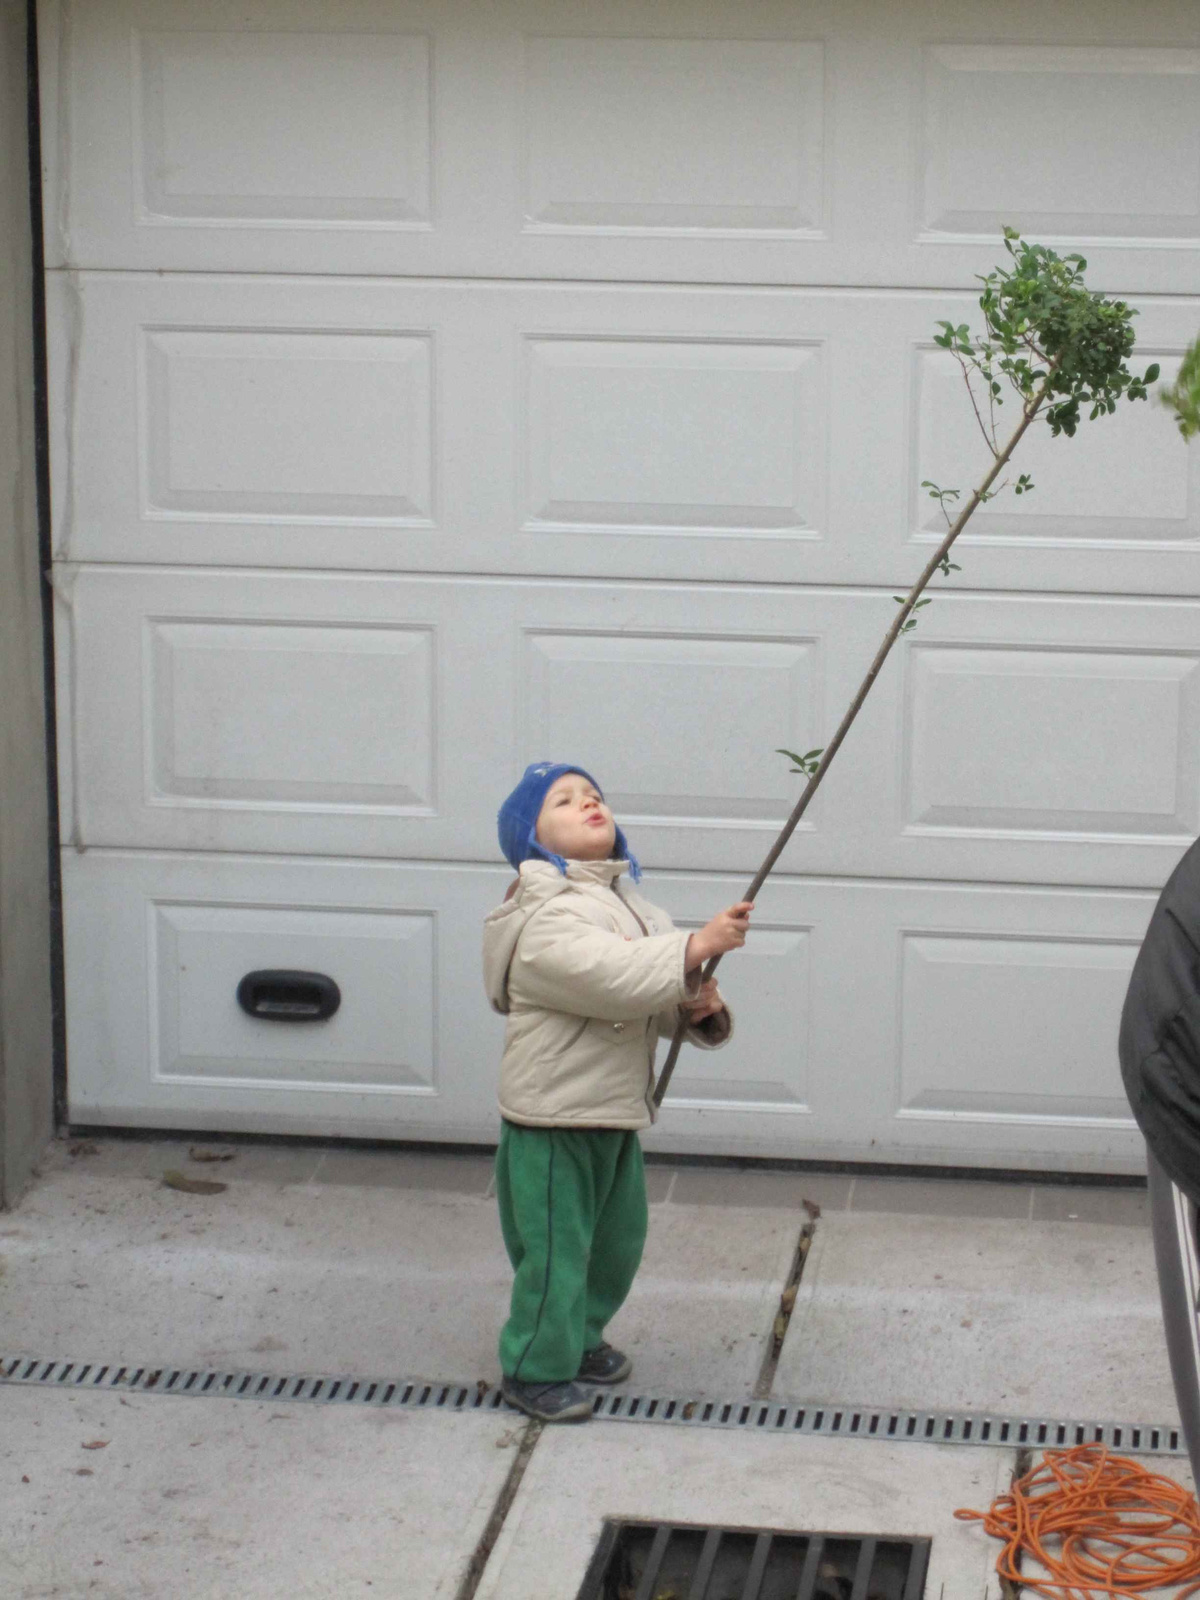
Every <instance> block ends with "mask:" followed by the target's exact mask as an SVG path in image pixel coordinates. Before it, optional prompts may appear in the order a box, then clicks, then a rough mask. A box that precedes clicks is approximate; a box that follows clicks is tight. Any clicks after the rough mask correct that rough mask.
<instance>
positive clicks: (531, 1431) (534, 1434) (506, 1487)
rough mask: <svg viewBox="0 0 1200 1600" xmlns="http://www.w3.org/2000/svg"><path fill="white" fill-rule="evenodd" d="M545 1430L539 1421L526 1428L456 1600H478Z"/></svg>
mask: <svg viewBox="0 0 1200 1600" xmlns="http://www.w3.org/2000/svg"><path fill="white" fill-rule="evenodd" d="M543 1427H544V1424H543V1423H541V1422H537V1421H531V1422H529V1423H528V1425H527V1426H526V1428H525V1431H524V1435H523V1437H522V1439H521V1443H520V1445H519V1446H518V1449H517V1454H516V1458H515V1459H514V1461H513V1464H512V1466H511V1467H510V1468H509V1469H508V1476H507V1478H505V1480H504V1483H503V1485H502V1487H501V1489H500V1493H499V1494H498V1495H497V1496H496V1504H495V1505H494V1506H493V1507H492V1514H491V1516H490V1517H489V1518H488V1521H487V1526H486V1527H485V1528H484V1530H483V1532H482V1533H481V1534H480V1536H479V1543H478V1544H477V1545H476V1546H475V1549H474V1550H473V1551H472V1553H471V1559H470V1561H468V1563H467V1570H466V1572H465V1573H464V1574H463V1581H462V1583H461V1584H459V1586H458V1593H457V1594H456V1595H455V1597H454V1600H474V1595H475V1591H476V1589H478V1588H479V1585H480V1582H481V1581H482V1579H483V1574H484V1570H485V1569H486V1567H487V1564H488V1558H489V1557H490V1555H491V1553H492V1551H493V1549H494V1548H495V1544H496V1540H497V1539H498V1538H499V1537H500V1530H501V1528H503V1526H504V1523H505V1520H506V1519H507V1517H508V1513H509V1511H510V1509H511V1507H512V1503H513V1501H514V1500H515V1499H516V1498H517V1490H518V1489H519V1488H520V1487H521V1479H522V1478H523V1477H524V1476H525V1469H526V1467H528V1465H529V1462H530V1459H531V1457H532V1455H533V1452H534V1450H535V1449H536V1448H537V1442H538V1440H539V1439H540V1438H541V1436H542V1428H543Z"/></svg>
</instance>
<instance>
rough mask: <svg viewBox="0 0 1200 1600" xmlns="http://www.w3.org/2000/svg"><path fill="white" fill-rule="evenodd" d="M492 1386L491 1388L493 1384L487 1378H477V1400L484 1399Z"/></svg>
mask: <svg viewBox="0 0 1200 1600" xmlns="http://www.w3.org/2000/svg"><path fill="white" fill-rule="evenodd" d="M490 1388H491V1384H490V1383H489V1382H488V1381H487V1379H486V1378H476V1380H475V1398H476V1400H479V1401H482V1400H483V1399H484V1397H485V1396H486V1394H487V1392H488V1390H489V1389H490Z"/></svg>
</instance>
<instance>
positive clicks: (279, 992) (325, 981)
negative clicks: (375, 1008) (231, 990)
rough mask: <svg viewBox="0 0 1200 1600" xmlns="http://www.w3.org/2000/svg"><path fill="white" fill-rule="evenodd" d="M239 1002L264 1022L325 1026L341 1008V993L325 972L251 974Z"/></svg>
mask: <svg viewBox="0 0 1200 1600" xmlns="http://www.w3.org/2000/svg"><path fill="white" fill-rule="evenodd" d="M237 1002H238V1005H240V1006H241V1008H242V1010H243V1011H244V1012H245V1013H246V1015H247V1016H248V1017H260V1018H261V1019H262V1020H263V1021H264V1022H323V1021H324V1020H325V1018H326V1017H331V1016H332V1015H333V1014H334V1012H335V1011H336V1010H337V1008H338V1007H339V1006H340V1005H341V1003H342V991H341V990H340V989H339V988H338V986H337V984H336V983H334V981H333V979H332V978H327V977H326V976H325V974H324V973H323V972H288V971H282V970H280V971H264V972H248V973H247V974H246V976H245V977H244V978H243V979H242V981H241V983H239V984H238V986H237Z"/></svg>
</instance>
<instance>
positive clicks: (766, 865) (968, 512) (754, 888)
mask: <svg viewBox="0 0 1200 1600" xmlns="http://www.w3.org/2000/svg"><path fill="white" fill-rule="evenodd" d="M1052 376H1053V369H1052V370H1051V372H1050V374H1048V375H1047V377H1046V378H1045V380H1044V381H1043V383H1042V386H1041V388H1040V389H1039V390H1038V391H1037V393H1036V395H1034V397H1033V398H1032V399H1031V400H1030V401H1029V402H1028V403H1027V405H1026V406H1025V409H1024V412H1023V414H1022V417H1021V422H1020V424H1019V426H1018V427H1017V429H1016V430H1015V432H1014V433H1013V436H1012V438H1011V439H1010V440H1009V441H1008V443H1007V444H1006V445H1005V447H1004V449H1003V450H1002V451H1001V453H1000V454H999V455H998V456H997V457H996V459H995V461H994V462H993V464H992V468H991V471H990V472H989V473H988V474H987V476H986V477H985V478H984V480H983V482H982V483H981V484H980V485H979V487H978V488H977V489H976V490H975V491H974V493H973V494H972V495H971V498H970V499H969V500H968V501H967V503H966V505H965V506H964V507H963V509H962V510H961V511H960V512H959V514H958V516H957V518H956V519H955V521H954V522H953V524H952V525H951V528H950V531H949V532H948V533H947V535H946V537H945V538H944V539H943V540H942V542H941V544H940V545H938V547H937V550H936V551H935V552H934V554H933V555H932V556H931V557H930V559H929V562H928V564H927V565H926V567H925V570H924V571H923V572H922V573H921V576H920V577H919V578H918V579H917V581H916V583H914V584H913V586H912V588H911V589H910V590H909V593H908V596H907V598H906V599H905V601H904V604H903V605H902V606H901V607H900V609H899V611H897V613H896V616H895V618H894V619H893V621H892V625H891V627H890V628H889V629H888V631H887V633H886V635H885V636H884V640H883V643H882V644H881V645H880V647H879V650H878V653H877V654H876V656H875V659H874V661H872V663H871V666H870V669H869V671H868V672H867V675H866V677H865V678H864V679H863V681H862V683H861V684H860V686H859V690H858V693H857V694H856V695H855V696H854V699H853V700H852V701H851V702H850V707H849V710H848V711H847V712H846V715H845V716H844V717H843V718H842V720H841V722H840V723H839V725H838V730H837V732H836V733H835V734H834V736H833V738H832V739H831V740H830V741H829V743H828V744H827V745H826V746H825V749H824V751H823V752H822V754H821V759H820V761H819V762H818V763H817V770H816V771H815V772H814V773H813V775H812V777H811V778H810V779H809V780H808V783H807V784H806V785H805V788H804V792H803V794H802V795H801V796H800V798H799V800H798V801H797V802H796V806H795V809H794V810H793V812H792V814H791V816H790V817H789V818H788V819H787V821H786V822H785V823H784V825H783V827H782V829H781V830H780V832H779V836H778V838H777V839H776V840H775V843H774V844H773V845H772V846H771V849H770V851H769V852H768V854H767V858H766V860H765V861H764V862H763V864H762V866H761V867H759V869H758V871H757V872H756V873H755V875H754V879H753V881H752V882H751V884H750V887H749V888H748V889H747V890H746V892H745V894H744V895H743V896H742V899H743V900H754V899H756V898H757V895H758V891H759V890H760V889H761V888H762V886H763V884H764V883H765V882H766V881H767V878H768V877H769V875H770V872H771V869H772V867H773V866H774V865H775V863H776V862H777V861H778V860H779V857H780V856H781V855H782V854H783V851H784V847H785V845H786V844H787V842H788V840H789V839H790V838H791V837H792V834H793V833H794V832H795V830H796V825H797V823H798V822H799V821H800V818H801V817H802V816H803V815H804V813H805V812H806V811H807V810H808V805H809V801H810V800H811V799H812V797H813V795H814V794H816V792H817V789H818V787H819V785H820V783H821V780H822V778H824V776H825V774H826V773H827V772H828V771H829V763H830V762H831V761H832V760H833V758H834V756H836V755H837V753H838V750H839V749H840V748H841V743H842V740H843V739H844V738H845V737H846V735H847V733H849V731H850V725H851V723H852V722H853V721H854V719H855V717H857V715H858V713H859V712H860V711H861V709H862V704H863V701H864V700H865V699H866V698H867V695H868V694H869V693H870V692H871V685H872V684H873V683H874V682H875V679H876V678H877V677H878V676H879V671H880V668H881V667H882V666H883V663H884V662H885V661H886V660H887V657H888V652H889V651H890V650H891V648H892V646H893V645H894V644H895V642H896V640H897V639H898V638H899V637H900V634H901V632H902V631H903V628H904V624H905V622H906V621H907V620H908V618H909V616H910V615H911V613H912V610H913V607H914V606H915V605H916V603H917V601H918V600H919V599H920V598H921V591H922V590H923V589H924V588H925V586H926V585H927V584H928V582H929V580H930V579H931V578H932V577H933V575H934V573H935V572H936V571H937V570H938V568H939V567H940V566H941V564H942V562H943V561H945V559H946V556H947V554H948V553H949V550H950V547H951V545H953V543H954V541H955V540H956V539H957V538H958V536H959V534H960V533H961V532H962V531H963V529H964V528H965V527H966V525H967V523H968V522H969V521H970V519H971V516H972V514H973V513H974V512H975V510H976V509H977V507H978V506H980V505H981V504H982V503H983V499H984V496H985V495H986V494H987V492H988V490H989V489H990V488H991V487H992V485H993V484H994V483H995V481H996V479H997V478H998V477H999V476H1000V474H1001V473H1002V472H1003V471H1004V469H1005V467H1006V466H1007V465H1008V461H1009V457H1010V456H1011V455H1012V453H1013V451H1014V450H1015V449H1016V447H1017V445H1018V444H1020V442H1021V439H1022V438H1023V436H1024V434H1025V430H1026V429H1027V428H1028V427H1029V424H1030V423H1031V422H1032V421H1033V419H1034V417H1036V416H1037V414H1038V412H1039V411H1040V410H1041V408H1042V404H1043V402H1044V401H1045V399H1046V396H1047V394H1048V393H1049V389H1050V378H1051V377H1052ZM720 960H721V958H720V956H713V957H712V959H711V960H710V961H709V962H708V964H707V965H706V966H705V968H704V971H703V974H702V978H704V979H708V978H711V977H712V975H713V973H714V972H715V971H716V970H717V966H718V964H719V963H720ZM687 1026H688V1025H687V1020H686V1018H684V1019H682V1020H681V1021H680V1023H679V1026H678V1027H677V1028H676V1030H675V1037H674V1038H673V1039H672V1040H671V1048H670V1050H669V1052H668V1053H667V1059H666V1061H665V1062H664V1063H663V1069H662V1072H661V1073H660V1074H659V1079H658V1086H657V1088H656V1089H655V1091H654V1104H655V1105H656V1106H660V1105H662V1103H663V1096H664V1095H665V1094H666V1092H667V1085H668V1084H669V1083H670V1081H671V1074H672V1073H673V1072H674V1071H675V1063H676V1062H677V1061H678V1059H679V1051H680V1048H681V1046H682V1044H683V1041H684V1037H685V1035H686V1033H687Z"/></svg>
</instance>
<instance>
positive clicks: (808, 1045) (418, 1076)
mask: <svg viewBox="0 0 1200 1600" xmlns="http://www.w3.org/2000/svg"><path fill="white" fill-rule="evenodd" d="M63 868H64V885H65V895H66V926H67V945H66V959H67V963H68V968H69V970H70V971H71V972H72V984H71V990H70V1000H69V1009H68V1031H69V1043H70V1049H71V1061H72V1073H71V1091H70V1092H71V1106H70V1115H71V1117H72V1120H74V1121H75V1122H77V1123H82V1124H86V1123H89V1122H95V1123H101V1124H109V1125H115V1126H121V1125H129V1126H160V1127H163V1126H168V1127H170V1126H173V1127H197V1128H212V1127H214V1126H219V1127H225V1128H229V1129H233V1130H239V1129H242V1130H248V1131H260V1132H292V1133H307V1134H310V1135H313V1136H318V1137H321V1136H324V1137H329V1136H360V1137H382V1138H396V1139H413V1138H433V1139H475V1140H479V1141H493V1140H494V1139H495V1137H496V1133H497V1131H498V1121H497V1115H496V1111H495V1102H494V1092H495V1082H496V1070H497V1067H498V1063H499V1057H500V1050H501V1045H502V1039H503V1027H502V1024H501V1023H500V1020H499V1019H498V1018H497V1017H496V1016H495V1015H494V1014H493V1013H491V1012H490V1011H489V1009H488V1007H487V1004H486V1001H485V1000H484V997H483V993H482V986H481V983H480V977H479V964H478V962H479V954H478V952H479V937H480V925H481V923H482V920H483V917H484V916H485V915H486V913H487V911H488V910H490V909H491V908H492V906H493V905H495V904H496V903H497V902H498V901H499V900H500V898H501V896H502V894H503V892H504V886H505V884H506V882H507V880H508V876H509V874H508V872H507V869H503V870H498V869H495V868H490V867H489V868H485V867H476V866H470V867H466V866H465V867H462V868H455V867H451V866H447V865H440V866H426V867H422V866H421V865H419V864H416V863H383V862H371V863H350V862H331V861H326V862H320V861H314V860H311V859H309V860H301V859H298V858H285V857H279V858H275V859H273V860H271V859H264V858H256V857H236V856H226V857H223V858H221V859H220V860H217V861H214V860H213V859H212V858H209V857H204V858H197V857H194V856H188V855H181V854H175V855H161V854H157V853H154V852H150V851H139V852H135V853H129V854H127V853H123V852H117V851H105V850H99V851H89V852H87V854H86V855H83V856H77V855H75V854H74V853H73V852H71V851H66V852H64V858H63ZM646 889H647V892H648V893H649V894H650V895H651V896H652V898H653V899H654V900H655V901H656V902H657V903H659V904H662V905H664V906H665V907H666V908H667V909H668V910H669V911H670V912H671V914H672V916H673V917H675V918H676V919H677V921H678V924H679V926H681V927H684V928H688V927H696V926H699V925H701V924H702V922H703V921H704V920H706V919H707V917H708V916H710V915H711V914H712V911H713V909H714V907H716V906H718V905H721V904H726V903H728V901H729V900H730V899H732V898H733V896H734V895H735V894H736V893H737V892H738V886H737V882H736V880H734V879H729V878H725V877H720V876H716V875H711V874H702V873H695V872H687V873H658V874H653V875H652V876H651V877H650V879H649V880H648V881H647V884H646ZM1152 906H1153V896H1152V895H1147V894H1144V893H1143V894H1137V893H1132V894H1131V893H1125V894H1120V893H1112V892H1101V891H1092V892H1088V891H1079V890H1065V891H1049V890H1037V891H1031V890H1020V889H1012V888H1006V887H1002V886H1001V887H990V886H986V885H947V886H943V887H937V886H932V885H921V884H898V883H893V884H885V883H870V882H862V881H854V880H831V879H822V878H812V879H797V878H794V877H790V876H789V877H781V878H777V879H774V880H772V883H771V885H770V886H769V887H768V889H767V890H765V891H764V894H763V897H762V900H761V902H760V914H759V916H758V917H756V919H755V927H754V929H753V930H752V932H751V935H750V938H749V941H748V943H747V946H746V949H745V951H744V952H742V953H739V954H738V955H737V956H733V957H730V958H729V959H728V960H727V961H726V962H725V963H724V965H723V966H722V969H721V976H720V981H721V986H722V991H723V992H724V993H725V994H726V995H727V997H728V999H729V1002H730V1004H731V1006H732V1007H733V1008H734V1011H735V1015H736V1017H737V1025H736V1033H735V1038H734V1040H733V1042H732V1043H731V1044H730V1046H729V1047H728V1048H727V1049H726V1050H723V1051H720V1052H713V1053H708V1052H700V1051H695V1050H692V1049H690V1048H686V1047H685V1051H684V1054H683V1055H682V1057H681V1059H680V1065H679V1068H678V1073H677V1077H676V1080H675V1084H676V1087H675V1088H674V1089H673V1091H672V1094H671V1097H670V1099H669V1101H668V1105H667V1107H666V1108H665V1110H664V1113H663V1116H662V1118H661V1120H660V1122H659V1123H658V1125H657V1126H656V1127H655V1129H654V1130H653V1131H652V1132H651V1133H650V1134H649V1135H647V1140H646V1142H647V1146H648V1148H651V1149H659V1150H696V1151H706V1150H707V1151H714V1152H716V1151H721V1152H725V1153H738V1152H745V1153H749V1152H753V1153H755V1154H758V1155H775V1156H788V1157H793V1158H801V1159H815V1158H820V1157H821V1156H829V1155H838V1156H840V1157H841V1158H842V1159H866V1160H870V1159H872V1158H877V1157H878V1154H879V1152H880V1150H881V1149H886V1150H887V1152H888V1155H889V1158H890V1159H893V1160H910V1159H911V1160H914V1161H938V1160H940V1161H943V1162H945V1161H947V1160H951V1161H955V1162H961V1161H962V1160H964V1159H969V1160H972V1161H978V1162H979V1163H980V1164H981V1165H985V1166H986V1165H993V1166H1001V1167H1003V1166H1013V1165H1021V1166H1033V1167H1044V1168H1057V1169H1063V1168H1066V1169H1071V1168H1076V1169H1079V1170H1093V1171H1096V1170H1107V1171H1137V1170H1140V1167H1139V1163H1140V1162H1141V1161H1142V1160H1143V1151H1142V1144H1141V1140H1140V1136H1139V1135H1138V1133H1137V1131H1136V1128H1135V1126H1134V1124H1133V1122H1132V1120H1131V1118H1130V1117H1129V1115H1128V1110H1127V1107H1125V1106H1124V1104H1123V1102H1122V1101H1121V1100H1120V1099H1119V1094H1118V1093H1117V1092H1114V1088H1113V1086H1114V1084H1115V1083H1116V1081H1117V1080H1116V1071H1117V1069H1116V1044H1115V1040H1116V1033H1115V1015H1116V1013H1117V1012H1118V1011H1119V1006H1120V998H1121V994H1122V993H1123V989H1124V983H1125V981H1126V978H1127V974H1128V968H1129V964H1130V963H1131V961H1132V959H1133V955H1134V954H1135V953H1136V949H1137V944H1138V941H1139V939H1140V937H1141V934H1142V932H1143V931H1144V928H1145V923H1146V921H1147V920H1148V918H1149V915H1150V911H1151V909H1152ZM301 964H303V970H315V971H321V972H325V973H326V974H327V975H328V976H330V977H332V978H333V979H334V980H335V981H336V982H337V983H338V984H339V986H340V987H341V990H342V1001H341V1006H340V1008H339V1010H338V1012H337V1014H336V1015H335V1016H334V1017H333V1018H332V1019H330V1020H329V1021H326V1022H315V1023H278V1022H268V1021H261V1020H254V1019H251V1018H249V1017H247V1016H245V1015H244V1014H243V1013H242V1011H241V1010H240V1009H239V1007H238V1004H237V998H236V990H237V985H238V983H239V982H240V980H241V978H242V977H243V976H245V974H246V972H248V971H253V970H257V969H259V968H263V967H266V968H277V967H289V966H299V965H301ZM1056 987H1057V991H1058V993H1059V994H1060V995H1061V994H1064V993H1068V992H1069V994H1070V996H1071V999H1072V1004H1073V1006H1074V1005H1076V1004H1078V1005H1086V1006H1087V1007H1088V1008H1089V1009H1088V1010H1087V1012H1086V1015H1087V1016H1088V1018H1089V1019H1090V1020H1089V1021H1088V1023H1087V1025H1086V1026H1085V1027H1083V1028H1081V1029H1076V1030H1074V1031H1072V1030H1071V1029H1070V1028H1068V1027H1066V1026H1065V1024H1064V1022H1063V1018H1064V1017H1065V1016H1066V1014H1067V1010H1066V1008H1064V1007H1063V1006H1061V1005H1058V1006H1056V1005H1055V1003H1054V994H1055V989H1056ZM1070 1014H1071V1015H1072V1016H1075V1015H1076V1011H1075V1010H1074V1009H1072V1010H1071V1013H1070ZM433 1039H436V1043H435V1044H431V1040H433ZM664 1048H665V1047H664ZM660 1059H661V1057H660Z"/></svg>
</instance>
